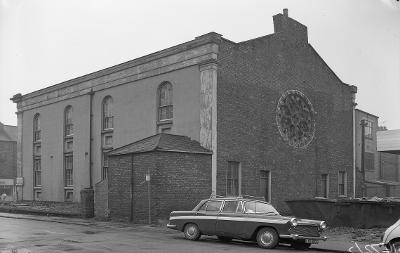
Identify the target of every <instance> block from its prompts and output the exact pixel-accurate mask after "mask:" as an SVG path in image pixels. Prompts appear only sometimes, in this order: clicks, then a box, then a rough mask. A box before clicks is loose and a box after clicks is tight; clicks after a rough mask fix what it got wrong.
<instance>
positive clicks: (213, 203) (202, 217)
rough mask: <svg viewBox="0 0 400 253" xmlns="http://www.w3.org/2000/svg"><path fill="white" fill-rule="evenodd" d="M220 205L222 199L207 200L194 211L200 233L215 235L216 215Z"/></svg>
mask: <svg viewBox="0 0 400 253" xmlns="http://www.w3.org/2000/svg"><path fill="white" fill-rule="evenodd" d="M221 206H222V200H208V201H207V202H206V203H204V204H203V205H202V206H201V207H200V208H199V210H198V211H197V213H196V221H197V222H196V223H197V226H198V227H199V229H200V231H201V233H202V234H205V235H215V226H216V223H217V216H218V214H219V212H220V209H221Z"/></svg>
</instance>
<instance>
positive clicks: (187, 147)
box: [108, 133, 212, 156]
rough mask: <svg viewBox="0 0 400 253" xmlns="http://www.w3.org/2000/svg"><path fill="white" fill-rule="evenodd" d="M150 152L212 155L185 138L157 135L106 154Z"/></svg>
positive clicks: (195, 142) (198, 144)
mask: <svg viewBox="0 0 400 253" xmlns="http://www.w3.org/2000/svg"><path fill="white" fill-rule="evenodd" d="M150 151H166V152H180V153H193V154H212V151H210V150H208V149H206V148H203V147H202V146H200V143H199V142H197V141H195V140H192V139H190V138H189V137H187V136H182V135H173V134H167V133H159V134H156V135H153V136H150V137H147V138H144V139H142V140H139V141H136V142H133V143H131V144H128V145H125V146H122V147H119V148H116V149H113V150H111V151H110V152H108V155H109V156H114V155H124V154H132V153H144V152H150Z"/></svg>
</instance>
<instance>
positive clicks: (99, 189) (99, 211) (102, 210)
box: [94, 179, 109, 219]
mask: <svg viewBox="0 0 400 253" xmlns="http://www.w3.org/2000/svg"><path fill="white" fill-rule="evenodd" d="M108 212H109V211H108V181H107V179H106V180H102V181H100V182H98V183H97V184H95V186H94V215H95V216H96V217H97V218H101V219H105V218H108V216H109V214H108Z"/></svg>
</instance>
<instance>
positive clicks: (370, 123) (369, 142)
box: [355, 109, 400, 197]
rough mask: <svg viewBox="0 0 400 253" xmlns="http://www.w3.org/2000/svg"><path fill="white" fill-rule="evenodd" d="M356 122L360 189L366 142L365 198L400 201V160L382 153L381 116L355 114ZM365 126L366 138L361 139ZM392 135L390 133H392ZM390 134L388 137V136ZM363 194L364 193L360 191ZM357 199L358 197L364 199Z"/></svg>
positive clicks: (356, 151) (383, 130) (364, 113)
mask: <svg viewBox="0 0 400 253" xmlns="http://www.w3.org/2000/svg"><path fill="white" fill-rule="evenodd" d="M355 112H356V113H355V115H356V117H355V118H356V120H355V129H356V150H355V154H356V168H357V172H358V173H359V175H360V180H359V183H360V184H358V185H359V187H362V186H361V182H362V164H361V160H362V140H363V141H364V171H365V182H366V185H365V186H366V192H365V196H366V197H373V196H377V197H400V174H399V172H400V156H399V155H398V154H396V153H395V152H379V151H378V150H377V143H378V142H379V135H378V134H377V133H379V132H381V133H384V132H385V131H387V130H386V129H385V128H383V127H380V126H379V125H378V118H379V117H378V116H375V115H373V114H370V113H368V112H365V111H362V110H360V109H356V110H355ZM362 122H364V136H363V135H362ZM389 132H390V131H389ZM389 132H388V133H389ZM359 192H360V193H361V192H362V191H361V189H360V191H359ZM361 196H362V195H358V196H357V197H361Z"/></svg>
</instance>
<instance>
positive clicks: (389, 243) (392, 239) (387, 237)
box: [380, 219, 400, 253]
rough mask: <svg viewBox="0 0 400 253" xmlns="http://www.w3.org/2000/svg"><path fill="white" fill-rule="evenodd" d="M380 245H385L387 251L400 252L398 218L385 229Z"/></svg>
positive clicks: (399, 223)
mask: <svg viewBox="0 0 400 253" xmlns="http://www.w3.org/2000/svg"><path fill="white" fill-rule="evenodd" d="M380 246H385V247H386V248H387V249H388V250H389V252H393V253H394V252H400V219H399V220H398V221H397V222H395V223H394V224H393V225H392V226H390V227H388V228H387V229H386V231H385V232H384V234H383V235H382V239H381V243H380Z"/></svg>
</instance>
